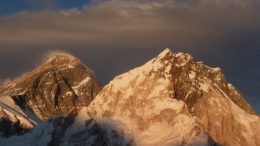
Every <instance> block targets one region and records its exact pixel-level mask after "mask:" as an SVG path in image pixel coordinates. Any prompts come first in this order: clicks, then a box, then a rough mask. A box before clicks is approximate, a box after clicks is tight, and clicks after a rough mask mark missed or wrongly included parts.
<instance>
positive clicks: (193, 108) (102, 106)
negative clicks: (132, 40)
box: [89, 49, 260, 146]
mask: <svg viewBox="0 0 260 146" xmlns="http://www.w3.org/2000/svg"><path fill="white" fill-rule="evenodd" d="M89 113H90V115H91V116H92V117H94V118H95V119H96V120H97V121H98V122H99V123H102V122H103V121H106V122H107V121H109V122H110V123H111V124H114V123H116V124H114V125H115V127H116V129H118V130H119V131H123V132H122V133H123V135H125V136H126V137H127V138H128V139H129V141H134V142H135V143H136V144H137V145H141V146H145V145H161V146H164V145H165V146H166V145H181V144H187V143H188V144H193V143H197V141H196V140H197V139H199V140H200V142H203V141H204V144H205V145H206V144H207V139H209V138H208V137H206V139H205V136H204V139H203V138H201V137H200V135H205V134H209V136H210V137H212V138H213V139H214V141H216V142H217V143H219V144H221V145H228V146H233V145H236V146H244V145H251V146H257V145H260V139H259V136H258V135H259V132H260V121H259V120H260V119H259V117H257V116H256V115H254V112H253V110H252V109H251V107H250V106H249V105H248V104H247V102H246V101H245V100H244V98H243V97H242V96H241V95H240V94H239V93H238V92H237V91H236V90H235V88H234V87H233V86H232V85H231V84H229V83H227V82H226V81H225V79H224V76H223V74H222V73H221V72H220V70H219V69H218V68H210V67H207V66H205V65H203V64H202V63H198V62H196V61H194V60H193V58H192V57H191V56H190V55H188V54H183V53H177V54H175V53H172V52H171V51H170V50H169V49H166V50H165V51H163V52H162V53H161V54H159V56H157V57H156V58H154V59H152V60H151V61H149V62H148V63H146V64H145V65H143V66H141V67H138V68H135V69H133V70H131V71H129V72H127V73H124V74H122V75H120V76H118V77H116V78H115V79H114V80H113V81H111V82H110V83H109V84H108V85H107V86H105V87H104V88H103V90H102V91H101V92H100V94H99V95H98V96H97V97H96V98H95V100H94V101H93V102H92V103H91V104H90V106H89Z"/></svg>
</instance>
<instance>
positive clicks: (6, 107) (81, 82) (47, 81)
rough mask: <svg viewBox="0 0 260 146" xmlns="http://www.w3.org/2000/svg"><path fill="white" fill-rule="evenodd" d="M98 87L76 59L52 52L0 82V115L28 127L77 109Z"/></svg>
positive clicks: (90, 99) (85, 104)
mask: <svg viewBox="0 0 260 146" xmlns="http://www.w3.org/2000/svg"><path fill="white" fill-rule="evenodd" d="M100 90H101V86H100V84H99V83H98V81H97V80H96V79H95V77H94V75H93V74H92V73H91V71H90V70H89V69H87V68H86V67H85V66H84V65H83V64H81V62H80V61H79V60H78V59H76V58H75V57H73V56H71V55H69V54H64V53H57V54H53V55H51V56H50V57H49V58H48V60H47V61H46V62H44V63H43V64H42V65H40V66H39V67H37V68H36V69H35V70H33V71H32V72H29V73H27V74H25V75H23V76H21V77H19V78H17V79H15V80H13V81H10V82H7V83H5V84H3V85H2V86H0V111H1V112H0V119H3V118H4V120H8V121H11V123H12V124H14V123H17V122H18V123H20V124H21V126H22V127H23V128H31V127H33V126H35V125H38V124H39V123H40V122H42V121H44V120H46V119H48V118H50V117H52V116H55V115H56V116H57V115H60V116H66V115H68V114H69V113H70V112H71V111H72V110H73V109H77V110H80V109H81V108H82V107H84V106H87V105H88V104H89V103H90V102H91V101H92V100H93V99H94V97H95V96H96V95H97V94H98V92H99V91H100ZM0 122H1V120H0ZM0 127H1V124H0ZM5 127H6V126H5ZM0 129H1V128H0ZM7 129H8V128H7ZM0 131H2V130H0ZM4 131H6V130H4ZM8 135H9V134H8Z"/></svg>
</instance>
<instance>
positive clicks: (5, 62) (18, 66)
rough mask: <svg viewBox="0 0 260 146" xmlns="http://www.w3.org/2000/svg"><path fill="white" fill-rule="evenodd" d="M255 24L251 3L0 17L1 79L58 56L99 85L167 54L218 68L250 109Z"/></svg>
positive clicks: (196, 1)
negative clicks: (68, 57) (90, 73)
mask: <svg viewBox="0 0 260 146" xmlns="http://www.w3.org/2000/svg"><path fill="white" fill-rule="evenodd" d="M37 4H39V3H36V5H37ZM49 5H50V6H53V5H55V4H51V3H50V4H49ZM46 6H47V5H46ZM48 7H49V6H48ZM259 18H260V3H259V1H258V0H163V1H155V0H152V1H145V0H138V1H137V0H134V1H122V0H120V1H119V0H109V1H92V3H91V4H88V5H86V6H85V7H82V8H74V9H69V10H55V9H41V10H39V11H28V12H21V13H17V14H14V15H9V16H3V17H2V18H0V51H1V53H0V67H1V69H2V71H1V74H0V78H2V79H4V78H7V77H14V76H17V75H19V74H20V73H22V72H24V71H25V70H30V69H32V68H33V67H34V66H36V64H37V63H35V62H38V61H37V60H39V59H38V58H39V57H40V56H42V54H44V53H46V51H49V50H51V49H57V48H59V49H62V50H67V51H69V52H71V53H72V54H74V55H75V56H77V57H79V58H81V59H82V60H83V62H85V63H86V64H87V65H89V66H90V67H91V68H92V69H94V71H95V73H96V75H97V77H98V78H99V79H100V80H101V81H102V82H103V83H106V82H107V81H109V80H110V79H112V78H113V77H114V76H115V75H117V74H119V73H122V72H124V71H127V70H129V69H130V68H132V67H135V66H137V65H141V64H142V63H144V62H145V61H147V60H148V59H149V58H151V57H153V56H154V55H156V54H157V53H159V52H160V51H161V49H162V48H166V47H171V48H174V50H175V51H184V52H188V53H191V54H192V55H193V56H194V57H195V58H196V59H198V60H203V61H204V62H205V63H206V64H208V65H210V66H220V67H221V68H222V69H223V71H224V73H225V74H226V76H227V79H228V80H229V81H230V82H232V83H234V84H235V86H236V87H238V88H239V89H240V90H241V91H242V93H243V94H244V95H246V97H247V99H248V100H249V101H252V102H254V106H255V107H256V106H259V103H260V100H259V98H260V92H259V91H258V89H257V88H259V87H260V81H259V80H260V74H259V69H260V63H259V62H260V57H259V56H260V19H259ZM31 62H33V63H31ZM256 97H258V98H256ZM259 112H260V111H259Z"/></svg>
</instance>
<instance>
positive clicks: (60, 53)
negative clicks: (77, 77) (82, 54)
mask: <svg viewBox="0 0 260 146" xmlns="http://www.w3.org/2000/svg"><path fill="white" fill-rule="evenodd" d="M59 57H62V58H64V59H68V60H75V61H77V62H79V63H80V64H82V65H84V67H86V68H87V69H88V71H90V72H91V73H92V74H93V75H95V71H94V70H93V69H91V68H90V67H89V66H87V65H86V64H84V63H83V62H82V61H81V60H80V59H78V58H77V57H75V56H74V55H73V54H71V53H69V52H67V51H65V50H59V49H55V50H50V51H48V52H46V53H45V54H44V55H43V56H42V57H41V59H40V61H38V63H37V65H36V66H38V65H39V64H43V63H46V62H50V61H52V60H53V59H55V58H59Z"/></svg>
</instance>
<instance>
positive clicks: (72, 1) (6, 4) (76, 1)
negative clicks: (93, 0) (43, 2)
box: [0, 0, 90, 16]
mask: <svg viewBox="0 0 260 146" xmlns="http://www.w3.org/2000/svg"><path fill="white" fill-rule="evenodd" d="M89 2H90V0H57V1H56V3H55V8H56V9H72V8H81V7H82V6H84V5H86V4H88V3H89ZM35 3H37V1H36V2H35V1H34V2H32V1H30V0H0V15H2V16H3V15H8V14H13V13H18V12H22V11H31V10H37V9H39V7H35ZM42 8H44V7H42Z"/></svg>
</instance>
